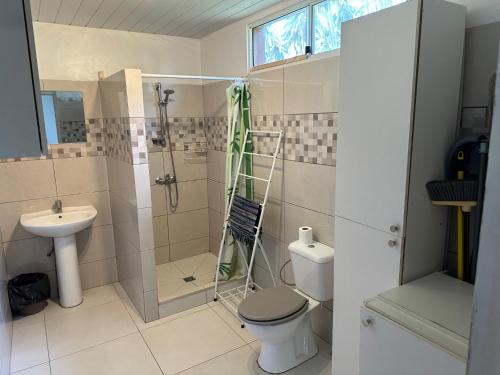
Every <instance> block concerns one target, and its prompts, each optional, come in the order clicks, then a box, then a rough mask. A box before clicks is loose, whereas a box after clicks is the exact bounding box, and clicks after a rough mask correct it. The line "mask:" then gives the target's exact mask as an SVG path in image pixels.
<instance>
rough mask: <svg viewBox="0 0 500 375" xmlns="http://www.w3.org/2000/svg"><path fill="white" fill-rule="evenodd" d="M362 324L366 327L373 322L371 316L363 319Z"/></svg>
mask: <svg viewBox="0 0 500 375" xmlns="http://www.w3.org/2000/svg"><path fill="white" fill-rule="evenodd" d="M361 324H363V326H364V327H368V326H370V325H371V324H372V320H371V319H370V318H366V319H361Z"/></svg>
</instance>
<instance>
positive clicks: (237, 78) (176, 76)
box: [142, 73, 246, 81]
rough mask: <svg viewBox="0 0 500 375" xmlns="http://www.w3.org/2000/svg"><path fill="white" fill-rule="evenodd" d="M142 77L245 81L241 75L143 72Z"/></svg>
mask: <svg viewBox="0 0 500 375" xmlns="http://www.w3.org/2000/svg"><path fill="white" fill-rule="evenodd" d="M142 78H178V79H204V80H207V81H246V78H243V77H217V76H186V75H176V74H151V73H143V74H142Z"/></svg>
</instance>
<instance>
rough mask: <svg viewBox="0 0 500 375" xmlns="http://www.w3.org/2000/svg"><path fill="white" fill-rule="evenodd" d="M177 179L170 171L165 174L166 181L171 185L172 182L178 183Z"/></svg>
mask: <svg viewBox="0 0 500 375" xmlns="http://www.w3.org/2000/svg"><path fill="white" fill-rule="evenodd" d="M176 182H177V180H176V179H175V176H173V175H171V174H170V173H168V174H167V175H166V176H165V183H166V184H168V185H170V184H174V183H176Z"/></svg>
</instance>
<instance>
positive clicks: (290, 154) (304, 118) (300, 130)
mask: <svg viewBox="0 0 500 375" xmlns="http://www.w3.org/2000/svg"><path fill="white" fill-rule="evenodd" d="M283 122H284V128H285V131H286V134H285V159H287V160H294V161H302V162H306V163H312V164H322V165H332V166H335V165H336V162H337V132H338V114H337V113H314V114H305V115H284V116H283Z"/></svg>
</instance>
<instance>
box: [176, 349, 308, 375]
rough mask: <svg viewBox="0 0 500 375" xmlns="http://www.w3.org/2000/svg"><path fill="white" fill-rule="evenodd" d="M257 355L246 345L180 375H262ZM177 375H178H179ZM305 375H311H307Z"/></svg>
mask: <svg viewBox="0 0 500 375" xmlns="http://www.w3.org/2000/svg"><path fill="white" fill-rule="evenodd" d="M257 358H258V355H257V353H255V351H253V350H252V348H251V347H250V346H248V345H245V346H243V347H242V348H239V349H236V350H233V351H231V352H229V353H226V354H224V355H222V356H220V357H217V358H214V359H212V360H210V361H208V362H205V363H202V364H201V365H198V366H195V367H192V368H190V369H188V370H186V371H183V372H181V373H180V374H182V375H212V374H217V375H256V374H258V375H264V374H266V372H264V371H262V370H261V369H260V368H259V365H258V364H257ZM180 374H179V375H180ZM307 375H313V374H312V373H311V374H307Z"/></svg>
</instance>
